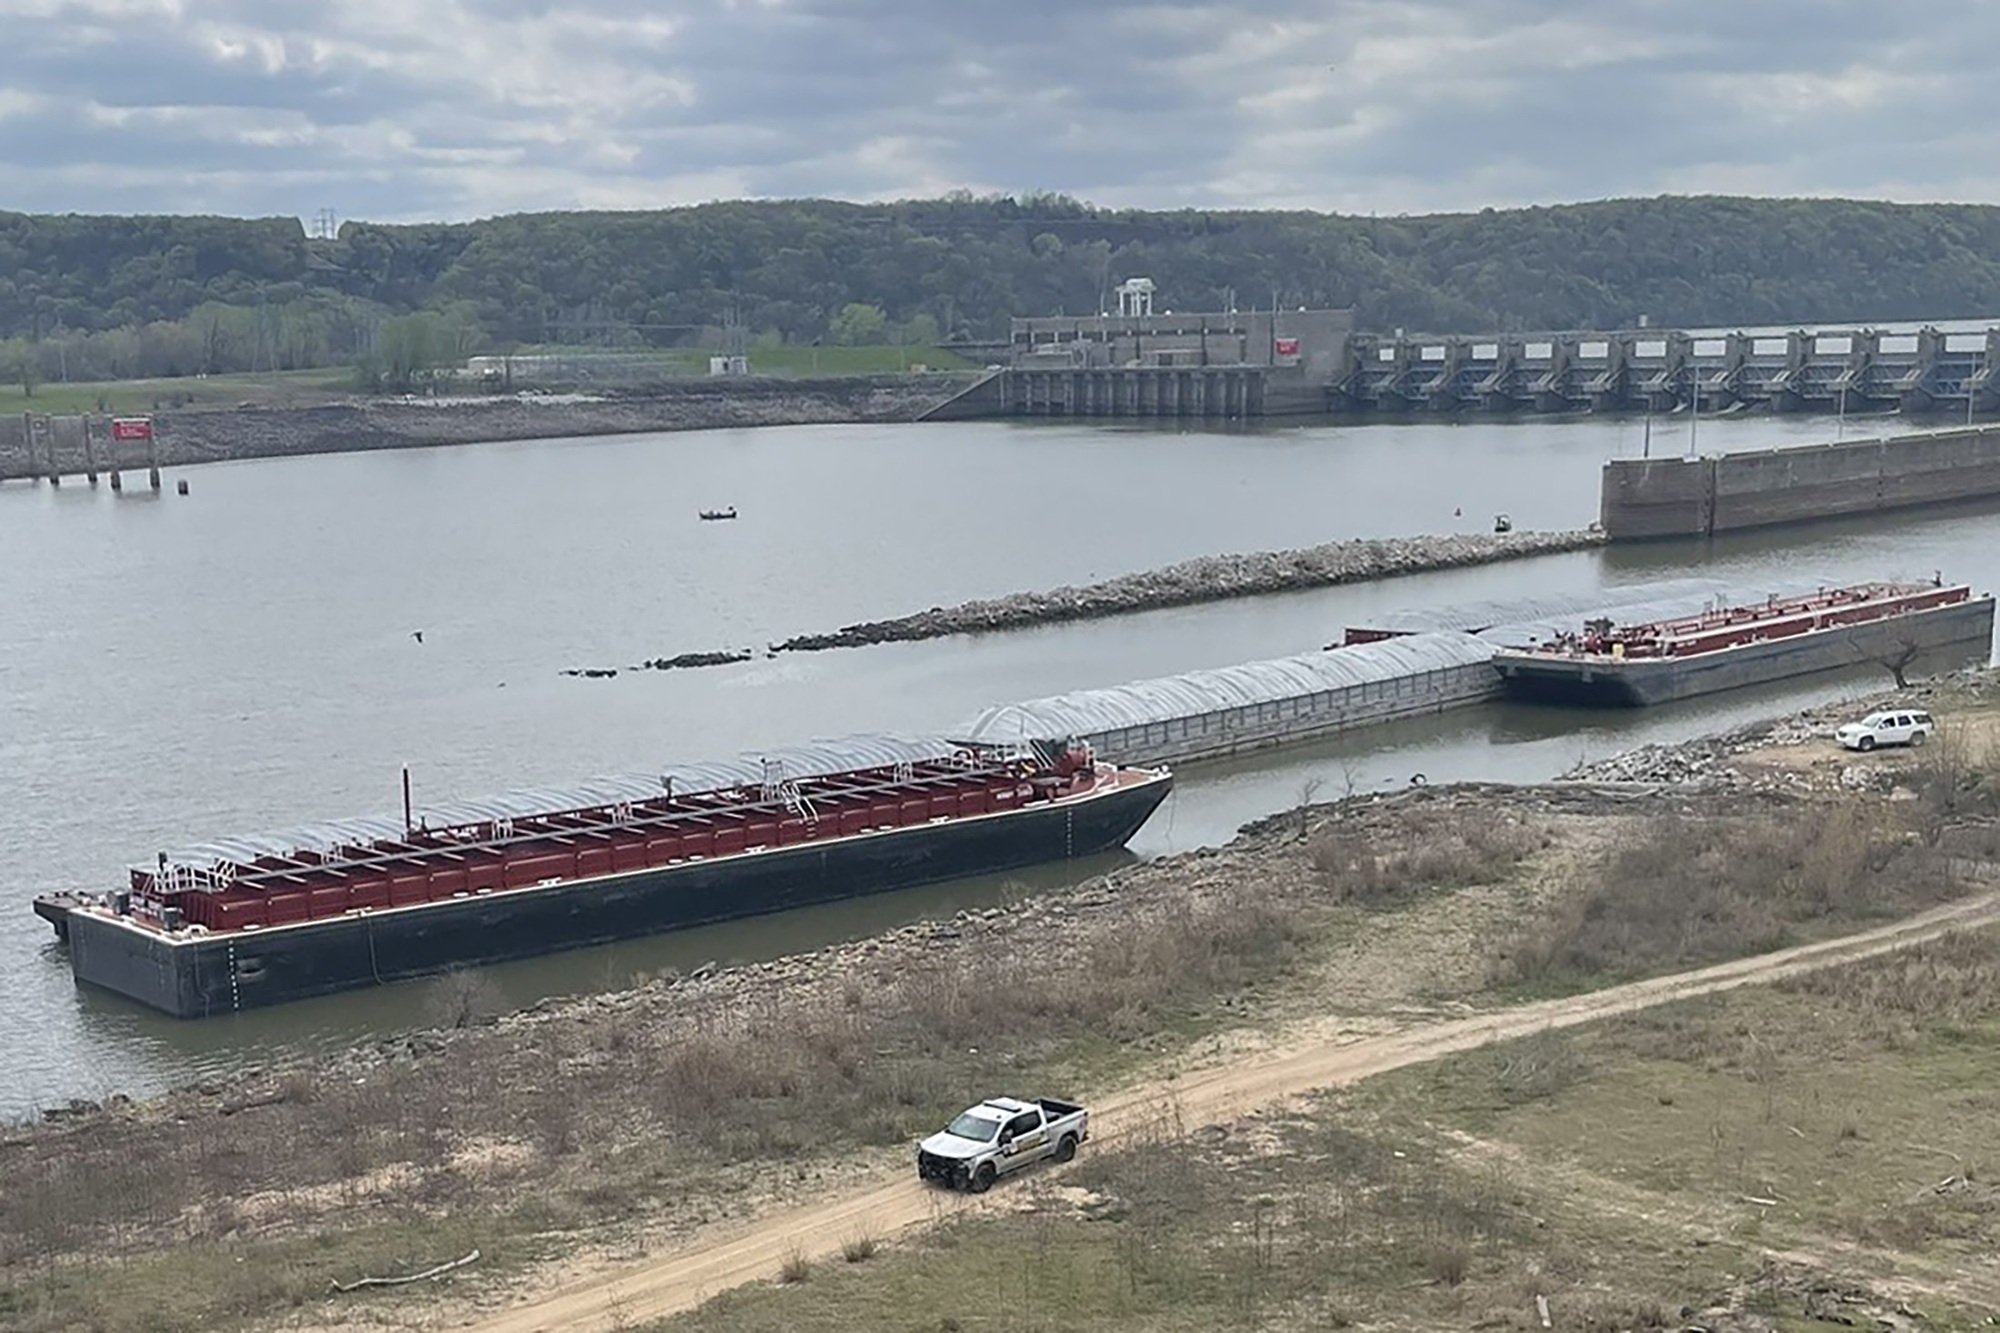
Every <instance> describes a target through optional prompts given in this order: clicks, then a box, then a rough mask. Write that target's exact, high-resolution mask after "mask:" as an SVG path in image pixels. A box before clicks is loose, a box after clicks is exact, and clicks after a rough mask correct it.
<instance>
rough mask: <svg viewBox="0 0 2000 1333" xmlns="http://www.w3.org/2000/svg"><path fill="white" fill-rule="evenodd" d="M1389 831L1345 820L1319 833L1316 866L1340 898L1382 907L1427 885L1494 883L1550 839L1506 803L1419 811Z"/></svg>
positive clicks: (1314, 856)
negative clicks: (1491, 806)
mask: <svg viewBox="0 0 2000 1333" xmlns="http://www.w3.org/2000/svg"><path fill="white" fill-rule="evenodd" d="M1385 832H1388V831H1387V830H1385V829H1384V828H1383V827H1382V826H1381V825H1380V824H1379V823H1375V822H1371V823H1361V822H1357V821H1352V820H1346V821H1338V822H1333V823H1331V824H1329V825H1328V826H1327V827H1325V828H1324V829H1322V831H1321V832H1320V833H1319V834H1318V835H1317V836H1316V837H1314V838H1313V840H1312V842H1311V845H1310V850H1309V853H1308V855H1309V856H1310V858H1311V861H1312V866H1313V869H1314V870H1315V871H1316V872H1317V873H1318V875H1319V878H1320V882H1321V884H1322V885H1323V886H1324V887H1325V888H1326V889H1327V890H1328V891H1329V892H1330V893H1331V895H1332V896H1333V898H1334V899H1335V900H1336V901H1353V902H1358V903H1364V904H1374V905H1380V904H1384V903H1387V902H1390V901H1392V900H1394V899H1396V898H1398V897H1401V896H1403V895H1406V894H1409V893H1414V892H1421V891H1424V890H1431V889H1454V888H1464V887H1467V886H1469V885H1474V884H1492V883H1495V882H1497V881H1500V880H1504V879H1506V878H1507V877H1508V876H1510V875H1512V874H1513V873H1514V872H1515V870H1516V869H1517V868H1518V867H1519V866H1520V864H1521V862H1522V861H1524V860H1526V859H1527V858H1528V857H1529V856H1531V855H1532V854H1534V853H1535V852H1537V851H1540V850H1542V849H1543V848H1544V847H1546V846H1547V845H1548V844H1549V841H1550V840H1549V836H1548V835H1547V833H1546V832H1544V831H1543V830H1541V829H1538V828H1536V827H1535V826H1533V825H1532V824H1530V823H1529V822H1527V821H1526V820H1525V819H1523V818H1522V817H1521V816H1520V815H1519V814H1518V813H1517V812H1515V811H1513V810H1510V809H1505V808H1498V809H1463V808H1452V809H1437V810H1427V809H1419V810H1417V811H1414V812H1411V817H1409V818H1405V819H1403V820H1400V821H1398V823H1397V825H1396V827H1395V829H1394V830H1393V833H1391V834H1390V836H1384V835H1385Z"/></svg>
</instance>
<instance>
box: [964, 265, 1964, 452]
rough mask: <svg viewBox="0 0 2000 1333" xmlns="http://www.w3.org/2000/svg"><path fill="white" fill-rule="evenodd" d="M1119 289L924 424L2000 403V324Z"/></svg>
mask: <svg viewBox="0 0 2000 1333" xmlns="http://www.w3.org/2000/svg"><path fill="white" fill-rule="evenodd" d="M1117 295H1118V312H1117V313H1116V314H1098V315H1081V316H1060V315H1058V316H1050V317H1045V318H1029V319H1015V320H1014V321H1013V323H1012V327H1011V330H1010V338H1009V341H1008V342H1007V344H1005V349H1004V359H1002V360H998V361H996V362H994V363H993V364H992V365H990V366H989V367H988V373H987V374H986V375H985V377H984V378H982V379H980V380H979V381H978V382H977V383H975V384H974V385H972V386H971V387H970V388H968V389H966V390H964V391H963V392H961V393H960V394H958V395H957V396H956V397H954V398H952V399H951V400H950V401H948V402H946V403H944V404H942V405H940V406H938V407H936V408H934V409H932V410H931V411H930V412H929V413H928V414H927V418H928V419H930V420H958V419H968V418H975V417H1004V416H1067V417H1150V418H1195V419H1202V418H1221V419H1240V418H1259V417H1285V416H1306V415H1311V416H1323V415H1333V416H1352V417H1361V418H1364V419H1373V420H1380V419H1390V420H1395V419H1406V418H1412V417H1427V416H1439V415H1465V414H1472V413H1480V414H1493V415H1502V414H1514V415H1530V414H1532V415H1544V416H1547V415H1564V414H1589V413H1614V412H1649V411H1650V412H1685V411H1687V410H1689V409H1690V408H1692V409H1693V410H1695V411H1697V412H1699V413H1701V414H1704V415H1706V414H1719V415H1729V414H1733V413H1741V412H1749V411H1758V412H1824V413H1828V414H1846V413H1857V414H1862V413H1871V414H1882V413H1892V412H1900V413H1905V414H1910V415H1925V414H1950V415H1953V416H1955V417H1956V418H1957V419H1958V420H1961V421H1971V420H1973V419H1976V418H1977V417H1979V416H1980V415H1982V414H1985V413H1988V412H1991V411H1995V410H2000V384H1996V374H2000V325H1996V326H1994V327H1990V328H1981V329H1977V330H1970V331H1968V330H1965V329H1938V328H1929V327H1926V328H1922V329H1916V330H1907V329H1903V330H1883V329H1873V328H1861V327H1855V328H1840V329H1833V328H1815V329H1793V330H1789V331H1779V330H1756V331H1751V332H1733V333H1732V332H1719V331H1714V330H1708V331H1687V330H1677V329H1653V328H1638V329H1622V330H1601V331H1589V330H1585V331H1568V332H1550V333H1507V334H1497V333H1496V334H1485V335H1477V336H1465V335H1435V334H1405V333H1404V332H1403V331H1402V330H1400V329H1399V330H1397V331H1396V332H1394V333H1391V334H1381V333H1360V332H1356V331H1355V329H1354V317H1353V312H1352V311H1349V310H1313V309H1307V308H1304V307H1300V308H1298V309H1296V310H1284V309H1281V308H1276V307H1274V308H1271V309H1266V310H1250V311H1241V310H1236V309H1233V308H1231V309H1223V310H1220V311H1208V312H1200V311H1180V312H1176V311H1175V310H1173V309H1167V310H1164V311H1155V309H1154V296H1155V291H1154V286H1153V283H1152V281H1151V280H1150V279H1147V278H1134V279H1131V280H1130V281H1128V282H1126V283H1124V284H1123V285H1121V286H1120V287H1119V288H1118V290H1117ZM992 347H993V350H996V351H998V350H1001V345H999V344H993V345H992Z"/></svg>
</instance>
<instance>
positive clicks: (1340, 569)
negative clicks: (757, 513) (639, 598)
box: [563, 527, 1605, 676]
mask: <svg viewBox="0 0 2000 1333" xmlns="http://www.w3.org/2000/svg"><path fill="white" fill-rule="evenodd" d="M1604 540H1605V538H1604V534H1603V533H1602V532H1600V531H1598V530H1597V529H1596V528H1595V527H1591V528H1574V529H1569V530H1566V531H1557V532H1508V533H1493V534H1481V535H1476V536H1428V537H1383V538H1357V539H1355V540H1353V541H1344V542H1326V543H1324V544H1322V545H1319V546H1309V547H1306V548H1304V549H1302V550H1294V551H1259V552H1256V553H1254V554H1248V555H1213V556H1201V557H1199V558H1197V559H1194V560H1183V561H1181V562H1180V563H1179V564H1175V565H1168V566H1166V567H1165V568H1164V569H1155V570H1149V571H1146V572H1144V573H1139V574H1125V575H1121V576H1119V577H1118V578H1113V579H1106V580H1105V581H1103V582H1102V583H1092V584H1087V585H1085V586H1083V587H1080V588H1079V587H1073V586H1070V585H1067V584H1065V585H1064V586H1062V587H1060V588H1054V589H1051V590H1050V591H1048V592H1021V593H1013V594H1011V595H1009V596H1006V597H997V598H990V599H985V600H978V601H970V602H961V603H959V604H958V605H957V606H950V607H944V606H934V607H931V608H930V609H929V610H927V611H918V612H916V613H914V614H912V615H907V616H897V617H894V618H892V619H889V620H870V621H864V622H861V623H860V624H855V625H845V626H842V627H841V628H840V629H837V630H834V631H833V632H832V633H828V634H799V635H795V636H793V637H792V638H789V639H786V640H785V641H783V642H782V643H774V644H772V645H771V646H770V648H769V649H768V650H767V651H768V652H769V653H770V654H772V655H775V654H778V653H816V652H824V651H826V650H828V649H832V648H864V647H869V646H872V645H875V644H882V643H913V642H917V641H919V640H924V639H942V638H947V637H949V636H951V635H955V634H984V633H989V632H993V631H997V630H1012V629H1028V628H1032V627H1035V626H1039V625H1054V624H1060V623H1063V622H1065V621H1073V620H1098V619H1102V618H1105V617H1109V616H1122V615H1130V614H1133V613H1135V612H1140V611H1163V610H1166V609H1168V608H1171V607H1177V606H1194V605H1198V604H1200V603H1204V602H1222V601H1229V600H1232V599H1234V598H1238V597H1260V596H1264V595H1266V594H1269V593H1280V592H1305V591H1310V590H1312V589H1315V588H1331V587H1335V586H1338V585H1340V584H1344V583H1363V582H1367V581H1370V580H1373V579H1386V578H1395V577H1397V576H1398V575H1402V574H1425V573H1430V572H1433V571H1435V570H1440V569H1459V568H1463V567H1465V566H1469V565H1485V564H1494V563H1497V562H1499V561H1502V560H1518V559H1523V558H1526V557H1528V556H1536V555H1555V554H1560V553H1562V552H1566V551H1579V550H1584V549H1587V548H1589V547H1593V546H1599V545H1602V544H1603V543H1604ZM751 656H752V654H751V652H750V650H749V649H744V650H743V651H742V652H741V653H737V654H732V653H682V654H681V655H680V656H678V657H672V658H656V659H654V660H653V661H651V662H649V663H646V664H644V665H647V666H652V667H655V668H656V669H664V668H660V667H659V663H660V662H666V663H667V664H668V665H669V666H670V667H695V666H721V665H726V664H728V663H731V662H744V661H748V660H749V659H750V657H751ZM604 670H605V669H604V668H598V669H597V672H598V674H603V672H604ZM563 674H565V675H571V676H575V675H590V674H591V672H590V671H577V670H571V671H566V672H564V673H563Z"/></svg>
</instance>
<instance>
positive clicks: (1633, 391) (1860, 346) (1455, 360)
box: [1328, 327, 2000, 420]
mask: <svg viewBox="0 0 2000 1333" xmlns="http://www.w3.org/2000/svg"><path fill="white" fill-rule="evenodd" d="M1351 363H1352V364H1351V366H1350V369H1349V373H1348V377H1347V378H1346V380H1344V381H1343V382H1341V383H1340V384H1337V385H1331V386H1329V389H1328V409H1329V410H1330V411H1336V412H1337V411H1355V412H1367V413H1381V414H1386V415H1408V414H1414V413H1454V412H1468V411H1473V412H1534V413H1544V414H1546V413H1564V412H1642V411H1656V412H1660V411H1675V410H1685V409H1687V408H1688V407H1689V406H1690V405H1692V406H1694V407H1696V408H1698V409H1699V410H1700V411H1701V412H1702V413H1703V414H1708V413H1720V414H1729V413H1735V412H1744V411H1750V410H1753V409H1754V410H1760V411H1773V412H1827V413H1846V412H1854V413H1885V412H1903V413H1909V414H1923V413H1950V414H1954V415H1955V416H1956V417H1957V418H1958V419H1959V420H1967V419H1968V418H1969V417H1970V416H1973V415H1977V414H1979V413H1983V412H1987V411H1991V410H1994V409H1995V408H2000V396H1996V386H1995V383H1994V377H1995V374H1996V371H2000V327H1995V328H1988V329H1983V330H1980V331H1977V332H1944V331H1940V330H1938V329H1935V328H1925V329H1920V330H1917V331H1915V332H1885V331H1882V330H1878V329H1867V328H1851V329H1812V330H1807V329H1797V330H1793V331H1791V332H1786V333H1773V332H1759V333H1728V334H1717V333H1689V332H1682V331H1678V330H1669V329H1627V330H1622V331H1613V332H1578V333H1526V334H1507V335H1504V336H1490V337H1473V338H1467V337H1451V338H1440V337H1405V336H1403V335H1402V334H1400V333H1398V334H1396V335H1394V336H1389V337H1382V336H1379V335H1374V334H1357V335H1356V336H1355V337H1354V338H1353V339H1352V340H1351Z"/></svg>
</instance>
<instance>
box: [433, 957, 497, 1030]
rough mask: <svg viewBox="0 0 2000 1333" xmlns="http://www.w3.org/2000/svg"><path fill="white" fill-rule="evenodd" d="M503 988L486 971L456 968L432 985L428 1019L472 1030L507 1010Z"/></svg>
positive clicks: (447, 1026)
mask: <svg viewBox="0 0 2000 1333" xmlns="http://www.w3.org/2000/svg"><path fill="white" fill-rule="evenodd" d="M504 1005H505V1000H504V998H503V997H502V996H501V994H500V988H499V987H498V986H496V985H494V984H493V979H492V978H491V977H488V976H487V975H486V974H485V973H484V972H480V971H477V970H475V969H471V968H461V967H455V968H453V969H452V970H451V971H449V972H446V973H445V974H444V975H442V976H440V977H439V978H438V979H437V980H436V981H433V982H432V983H431V985H430V994H429V995H428V996H427V997H426V1000H425V1004H424V1012H425V1016H426V1017H427V1018H429V1019H430V1020H431V1022H433V1023H435V1024H437V1026H439V1027H443V1028H463V1027H471V1026H472V1025H473V1024H474V1023H477V1022H479V1021H481V1020H482V1019H487V1018H491V1017H493V1016H494V1015H495V1014H497V1013H499V1012H500V1010H501V1009H502V1008H503V1007H504Z"/></svg>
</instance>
